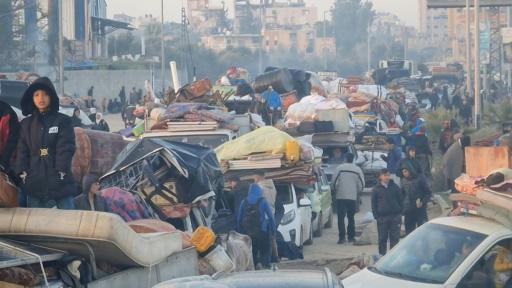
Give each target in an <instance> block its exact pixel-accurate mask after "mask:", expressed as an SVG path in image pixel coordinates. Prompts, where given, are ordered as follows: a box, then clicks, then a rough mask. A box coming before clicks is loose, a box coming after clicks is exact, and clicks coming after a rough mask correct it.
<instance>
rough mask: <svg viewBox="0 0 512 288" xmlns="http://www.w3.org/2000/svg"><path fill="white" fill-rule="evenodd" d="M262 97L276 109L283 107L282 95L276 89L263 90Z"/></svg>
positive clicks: (269, 105)
mask: <svg viewBox="0 0 512 288" xmlns="http://www.w3.org/2000/svg"><path fill="white" fill-rule="evenodd" d="M262 97H263V99H265V101H266V102H267V103H268V107H270V108H274V109H277V108H281V107H282V103H281V96H279V94H278V93H277V92H276V91H274V90H271V91H268V90H267V91H265V92H263V94H262Z"/></svg>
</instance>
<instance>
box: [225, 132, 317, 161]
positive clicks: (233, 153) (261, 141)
mask: <svg viewBox="0 0 512 288" xmlns="http://www.w3.org/2000/svg"><path fill="white" fill-rule="evenodd" d="M215 152H216V154H217V158H218V159H219V161H220V163H221V167H222V169H223V171H233V170H251V169H276V168H283V167H293V166H300V165H301V164H303V163H306V162H312V161H313V160H314V157H315V151H314V148H313V146H311V145H310V144H309V145H308V144H307V143H305V142H304V141H300V140H297V139H294V138H293V137H292V136H290V135H288V134H287V133H285V132H282V131H280V130H278V129H276V128H274V127H270V126H265V127H261V128H258V129H256V130H254V131H252V132H251V133H248V134H245V135H243V136H242V137H240V138H238V139H235V140H233V141H230V142H227V143H224V144H223V145H222V146H219V147H218V148H217V149H216V150H215Z"/></svg>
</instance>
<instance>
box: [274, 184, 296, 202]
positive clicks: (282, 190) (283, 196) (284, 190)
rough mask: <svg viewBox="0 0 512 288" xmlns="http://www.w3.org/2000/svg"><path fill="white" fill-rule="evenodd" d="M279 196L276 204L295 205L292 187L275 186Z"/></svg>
mask: <svg viewBox="0 0 512 288" xmlns="http://www.w3.org/2000/svg"><path fill="white" fill-rule="evenodd" d="M275 186H276V190H277V195H276V198H277V199H276V202H278V203H283V205H286V204H293V195H292V187H291V186H290V184H275Z"/></svg>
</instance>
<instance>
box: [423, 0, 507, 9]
mask: <svg viewBox="0 0 512 288" xmlns="http://www.w3.org/2000/svg"><path fill="white" fill-rule="evenodd" d="M470 5H471V7H473V6H474V1H473V0H471V1H470ZM499 6H512V0H480V7H499ZM464 7H466V0H427V8H464Z"/></svg>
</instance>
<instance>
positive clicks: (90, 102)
mask: <svg viewBox="0 0 512 288" xmlns="http://www.w3.org/2000/svg"><path fill="white" fill-rule="evenodd" d="M87 102H88V103H87V104H88V105H87V108H93V107H95V106H94V86H91V87H90V88H89V90H87Z"/></svg>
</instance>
